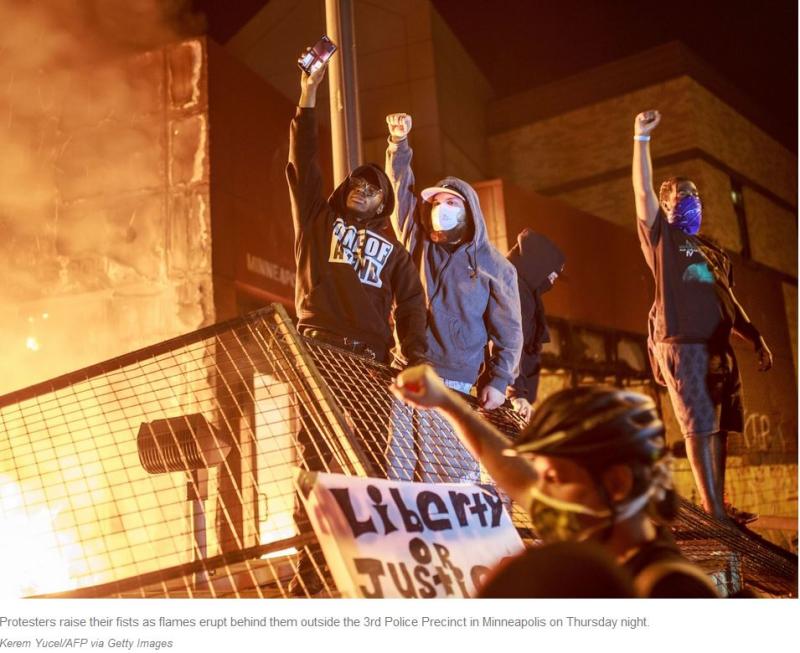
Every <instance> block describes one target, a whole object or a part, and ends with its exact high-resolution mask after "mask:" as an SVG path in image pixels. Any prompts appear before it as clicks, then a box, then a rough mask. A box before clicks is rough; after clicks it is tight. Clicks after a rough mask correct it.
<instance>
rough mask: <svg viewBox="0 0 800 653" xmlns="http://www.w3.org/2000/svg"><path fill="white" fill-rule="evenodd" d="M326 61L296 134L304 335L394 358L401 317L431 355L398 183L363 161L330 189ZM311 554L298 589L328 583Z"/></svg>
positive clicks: (298, 291) (293, 173) (307, 461)
mask: <svg viewBox="0 0 800 653" xmlns="http://www.w3.org/2000/svg"><path fill="white" fill-rule="evenodd" d="M326 68H327V65H323V66H321V67H320V68H318V69H317V70H315V71H314V72H312V73H311V74H307V73H305V72H304V73H302V76H301V81H300V88H301V93H300V101H299V102H298V109H297V113H296V115H295V117H294V120H292V124H291V130H290V134H289V163H288V165H287V166H286V177H287V180H288V182H289V194H290V199H291V205H292V220H293V222H294V232H295V246H294V248H295V261H296V264H297V283H296V287H295V306H296V310H297V317H298V329H299V331H300V332H301V333H302V334H303V335H305V336H308V337H311V338H315V339H317V340H322V341H324V342H328V343H330V344H334V345H336V346H339V347H342V348H345V349H349V350H352V351H354V352H356V353H358V354H361V355H365V356H367V357H369V358H372V359H374V360H376V361H378V362H381V363H388V362H390V356H389V354H390V350H391V349H392V346H393V344H394V335H393V332H392V326H391V321H392V317H393V318H394V324H395V326H396V328H397V334H398V340H399V343H400V351H399V352H396V357H397V359H398V362H399V364H400V365H401V366H402V365H406V364H412V365H414V364H417V363H420V362H424V361H425V360H426V350H427V344H426V334H425V329H426V315H427V309H426V306H425V293H424V291H423V289H422V284H421V283H420V280H419V276H418V274H417V271H416V268H415V267H414V265H413V263H412V262H411V257H410V255H409V254H408V252H407V251H406V249H405V248H404V247H403V246H402V245H401V244H400V243H399V242H398V240H397V238H396V237H395V236H394V232H393V231H392V228H391V226H390V222H389V216H390V215H391V213H392V209H393V208H394V191H393V190H392V186H391V184H390V182H389V179H388V178H387V177H386V174H385V173H384V172H383V170H382V169H381V168H380V167H378V166H376V165H373V164H367V165H363V166H359V167H358V168H356V169H355V170H354V171H353V172H352V173H351V174H350V175H349V176H348V178H347V179H345V180H344V181H343V182H342V183H341V184H340V185H339V187H338V188H336V190H335V191H334V192H333V193H332V194H331V196H330V197H329V198H327V199H326V198H325V196H324V194H323V190H322V188H323V182H322V173H321V171H320V167H319V160H318V149H319V144H318V138H317V123H316V111H315V105H316V97H317V88H318V87H319V84H320V83H321V82H322V80H323V78H324V76H325V70H326ZM355 422H356V432H357V434H358V435H360V436H362V437H363V439H364V440H365V441H367V442H369V441H370V440H371V437H370V436H374V434H371V433H365V432H359V431H360V430H361V429H360V428H359V426H360V422H359V420H355ZM297 440H298V445H299V449H300V456H301V458H302V461H300V462H302V464H303V465H304V466H305V467H307V468H308V469H311V470H314V469H316V470H320V469H325V468H326V467H327V466H328V462H329V460H330V458H331V455H330V452H329V450H328V448H327V447H326V446H325V443H324V442H323V441H322V439H321V438H316V437H314V435H313V434H311V433H308V432H307V431H306V429H301V431H300V433H298V437H297ZM367 446H369V445H367ZM381 453H382V452H378V453H376V452H374V451H373V452H372V454H373V455H374V456H380V455H381ZM295 522H296V524H297V527H298V529H299V530H301V531H305V530H308V529H309V527H310V525H309V523H308V520H307V517H306V516H305V511H304V510H303V508H302V506H300V505H299V502H298V506H297V509H296V511H295ZM309 552H310V554H311V557H313V558H314V559H315V560H317V561H318V562H317V564H315V563H314V562H313V561H312V560H311V559H310V557H309V556H307V555H305V554H301V556H300V561H299V568H298V574H297V576H296V577H295V579H294V581H293V582H292V584H291V585H290V593H291V594H294V595H306V594H314V593H317V592H318V591H320V590H321V589H322V578H321V576H320V573H319V572H318V571H317V570H318V569H321V567H319V566H318V565H319V563H321V558H320V556H319V553H320V551H319V545H317V544H313V545H310V546H309ZM315 567H316V569H315Z"/></svg>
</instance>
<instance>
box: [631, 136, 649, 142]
mask: <svg viewBox="0 0 800 653" xmlns="http://www.w3.org/2000/svg"><path fill="white" fill-rule="evenodd" d="M633 140H635V141H643V142H646V141H649V140H650V134H634V135H633Z"/></svg>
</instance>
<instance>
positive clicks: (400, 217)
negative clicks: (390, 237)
mask: <svg viewBox="0 0 800 653" xmlns="http://www.w3.org/2000/svg"><path fill="white" fill-rule="evenodd" d="M413 156H414V150H412V149H411V146H410V145H409V144H408V139H407V138H404V139H403V140H402V141H400V142H399V143H395V142H393V141H392V139H391V138H390V139H389V146H388V147H387V148H386V164H385V172H386V176H387V177H389V181H391V183H392V189H393V190H394V196H395V204H394V211H392V228H393V229H394V233H395V235H396V236H397V239H398V240H399V241H400V242H401V243H403V247H405V248H406V249H407V250H408V251H413V249H414V248H415V247H416V239H417V229H418V224H417V217H416V209H417V197H416V195H415V194H414V171H413V170H412V169H411V158H412V157H413Z"/></svg>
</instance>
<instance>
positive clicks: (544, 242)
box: [507, 229, 566, 290]
mask: <svg viewBox="0 0 800 653" xmlns="http://www.w3.org/2000/svg"><path fill="white" fill-rule="evenodd" d="M507 258H508V260H509V261H511V263H512V264H513V265H514V267H515V268H517V274H518V275H519V276H520V277H521V278H522V279H524V280H525V283H527V284H528V286H529V287H530V288H531V289H532V290H536V289H537V288H540V287H541V286H542V285H544V284H547V287H546V288H544V289H543V290H549V289H550V284H549V282H548V280H547V276H548V275H549V274H550V273H551V272H559V273H560V271H561V268H562V267H563V266H564V261H565V260H566V259H565V257H564V253H563V252H562V251H561V250H560V249H559V247H558V245H556V244H555V243H554V242H553V241H552V240H550V239H549V238H548V237H547V236H543V235H542V234H538V233H536V232H535V231H533V230H531V229H523V230H522V231H521V232H520V234H519V235H518V236H517V244H516V245H514V247H512V248H511V251H510V252H509V253H508V257H507Z"/></svg>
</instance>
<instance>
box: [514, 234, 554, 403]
mask: <svg viewBox="0 0 800 653" xmlns="http://www.w3.org/2000/svg"><path fill="white" fill-rule="evenodd" d="M508 260H509V261H511V264H512V265H513V266H514V267H515V268H516V270H517V279H518V282H519V302H520V310H521V312H522V335H523V341H524V342H523V347H522V356H521V357H520V361H519V376H518V377H517V378H516V380H515V381H514V383H512V384H511V388H510V390H509V395H510V396H512V397H521V398H523V399H527V400H528V401H529V402H530V403H533V402H534V401H536V395H537V393H538V389H539V372H540V370H541V350H542V344H543V343H545V342H550V334H549V332H548V331H547V320H546V318H545V314H544V304H543V303H542V295H543V294H544V293H546V292H547V291H548V290H550V288H552V284H551V283H550V281H549V279H548V278H547V277H548V275H550V274H551V273H552V272H560V271H561V268H562V267H563V265H564V260H565V259H564V254H563V253H562V252H561V250H560V249H559V248H558V246H557V245H556V244H555V243H553V241H551V240H550V239H549V238H547V237H546V236H543V235H541V234H537V233H535V232H534V231H531V230H530V229H524V230H523V231H522V232H521V233H520V234H519V236H517V244H516V245H514V247H512V248H511V251H510V252H509V253H508Z"/></svg>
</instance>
